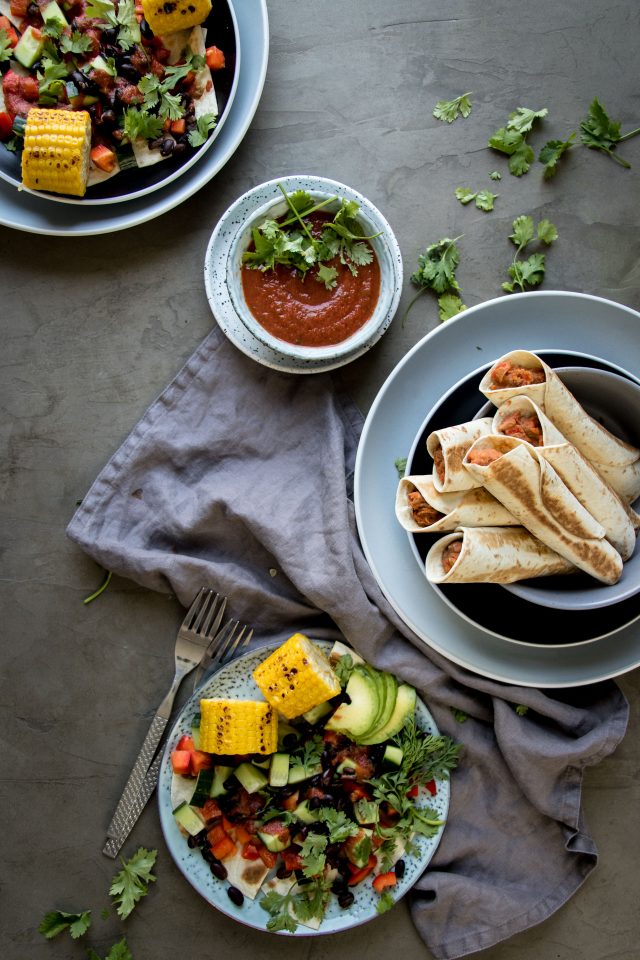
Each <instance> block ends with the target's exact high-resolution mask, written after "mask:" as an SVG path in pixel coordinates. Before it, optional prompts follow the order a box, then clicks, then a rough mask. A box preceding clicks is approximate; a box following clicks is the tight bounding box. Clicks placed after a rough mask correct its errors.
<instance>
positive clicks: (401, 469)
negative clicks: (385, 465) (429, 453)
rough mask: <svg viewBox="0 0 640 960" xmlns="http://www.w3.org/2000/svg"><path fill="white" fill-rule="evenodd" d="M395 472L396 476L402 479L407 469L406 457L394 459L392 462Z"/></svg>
mask: <svg viewBox="0 0 640 960" xmlns="http://www.w3.org/2000/svg"><path fill="white" fill-rule="evenodd" d="M393 462H394V465H395V468H396V470H397V471H398V476H399V477H400V478H401V479H402V477H404V475H405V472H406V469H407V458H406V457H396V459H395V460H394V461H393Z"/></svg>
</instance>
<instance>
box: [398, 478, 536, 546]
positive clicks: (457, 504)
mask: <svg viewBox="0 0 640 960" xmlns="http://www.w3.org/2000/svg"><path fill="white" fill-rule="evenodd" d="M413 490H417V491H418V493H419V494H420V495H421V496H422V497H423V498H424V499H425V500H426V501H427V503H428V504H429V505H430V506H432V507H433V508H434V510H437V511H438V512H439V513H442V514H443V516H442V517H440V518H439V519H438V520H436V521H435V523H431V524H429V526H427V527H422V526H420V524H418V523H416V521H415V520H414V518H413V511H412V509H411V507H410V505H409V494H410V493H411V492H412V491H413ZM396 517H397V518H398V522H399V523H400V525H401V526H402V527H404V529H405V530H407V531H408V532H409V533H445V532H448V531H451V530H456V529H457V528H458V527H494V526H519V524H520V521H519V520H516V518H515V517H514V516H513V514H511V513H509V511H508V510H507V508H506V507H504V506H503V505H502V504H501V503H500V502H499V501H498V500H496V498H495V497H494V496H492V495H491V494H490V493H489V492H488V491H487V490H485V489H484V488H483V487H474V488H473V489H472V490H456V491H452V492H451V493H440V492H439V491H438V490H436V487H435V483H434V478H433V476H432V475H431V474H427V475H425V476H419V475H414V476H408V477H403V478H402V479H401V480H400V482H399V484H398V489H397V491H396Z"/></svg>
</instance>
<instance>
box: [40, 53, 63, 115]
mask: <svg viewBox="0 0 640 960" xmlns="http://www.w3.org/2000/svg"><path fill="white" fill-rule="evenodd" d="M40 64H41V67H42V69H41V70H38V71H37V73H36V76H37V78H38V100H39V102H40V103H41V104H46V103H48V104H53V103H56V102H57V101H58V100H59V98H60V96H61V95H62V93H63V92H64V91H65V83H64V81H65V79H66V77H67V76H68V75H69V67H67V66H66V65H65V64H64V63H59V62H57V61H56V60H54V59H52V58H51V57H47V56H43V57H42V59H41V61H40Z"/></svg>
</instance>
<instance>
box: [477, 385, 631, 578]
mask: <svg viewBox="0 0 640 960" xmlns="http://www.w3.org/2000/svg"><path fill="white" fill-rule="evenodd" d="M515 411H520V412H522V413H526V414H529V413H533V414H535V415H536V416H537V417H538V420H539V421H540V426H541V428H542V441H543V442H542V446H539V447H537V448H536V450H537V452H538V454H539V455H540V456H541V457H544V459H545V460H546V461H547V463H550V464H551V466H552V467H553V468H554V470H555V471H556V473H557V474H558V475H559V476H560V478H561V479H562V480H563V481H564V482H565V483H566V485H567V486H568V488H569V490H571V492H572V493H573V495H574V496H575V497H577V499H578V500H579V501H580V503H581V504H582V505H583V507H586V509H587V510H588V511H589V513H590V514H591V515H592V517H594V518H595V519H596V520H597V521H598V523H600V524H602V526H603V527H604V529H605V533H606V537H607V540H608V541H609V543H611V544H612V546H614V547H615V549H616V550H617V551H618V553H619V554H620V556H621V557H622V559H623V560H628V559H629V557H630V556H631V555H632V554H633V552H634V550H635V546H636V532H637V530H638V526H639V525H640V517H639V516H638V514H637V513H636V512H635V511H634V510H632V509H631V507H630V506H629V505H628V504H627V502H626V501H625V500H623V499H622V498H621V497H620V496H619V495H618V494H617V493H616V491H615V490H614V489H613V487H611V486H610V484H608V483H607V481H606V480H605V479H604V478H603V477H601V476H600V474H599V473H598V472H597V470H596V469H595V468H594V467H593V466H592V465H591V463H589V461H588V460H587V458H586V457H585V456H583V454H581V453H580V451H579V450H578V449H577V448H576V447H574V445H573V444H572V443H569V441H568V440H566V439H565V438H564V436H563V435H562V434H561V433H560V431H559V430H558V429H557V428H556V426H555V425H554V424H553V423H551V421H550V420H549V418H548V417H547V416H546V415H545V414H544V413H543V411H542V410H541V409H540V407H539V406H538V405H537V404H536V403H534V401H533V400H531V398H530V397H527V396H523V395H517V396H515V397H510V398H509V399H508V400H505V402H504V403H503V404H502V405H501V406H500V407H499V409H498V411H497V413H496V415H495V416H494V418H493V432H494V433H497V434H499V433H501V432H502V431H501V426H502V424H503V423H504V421H505V420H506V419H507V418H508V417H509V415H510V414H511V413H513V412H515ZM525 442H526V441H525Z"/></svg>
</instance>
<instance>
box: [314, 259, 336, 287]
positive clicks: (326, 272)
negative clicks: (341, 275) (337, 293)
mask: <svg viewBox="0 0 640 960" xmlns="http://www.w3.org/2000/svg"><path fill="white" fill-rule="evenodd" d="M316 280H317V281H318V282H319V283H324V285H325V287H326V288H327V290H334V289H335V288H336V287H337V286H338V271H337V270H336V268H335V267H328V266H327V265H326V264H324V263H321V264H320V266H319V267H318V270H317V271H316Z"/></svg>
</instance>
